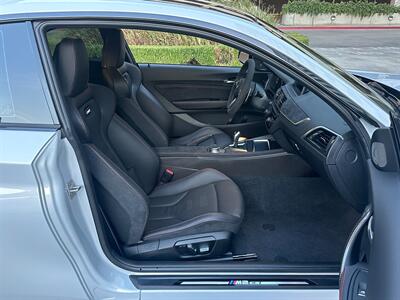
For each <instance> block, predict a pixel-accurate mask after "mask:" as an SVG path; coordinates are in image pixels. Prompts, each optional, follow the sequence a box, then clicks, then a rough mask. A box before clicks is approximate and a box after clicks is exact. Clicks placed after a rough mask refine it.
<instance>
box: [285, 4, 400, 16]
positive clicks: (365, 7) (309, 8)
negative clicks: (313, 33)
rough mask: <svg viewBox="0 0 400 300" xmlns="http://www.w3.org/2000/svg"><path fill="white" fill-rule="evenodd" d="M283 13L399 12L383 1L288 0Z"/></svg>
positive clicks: (396, 8) (385, 13) (399, 8)
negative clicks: (329, 0)
mask: <svg viewBox="0 0 400 300" xmlns="http://www.w3.org/2000/svg"><path fill="white" fill-rule="evenodd" d="M282 12H283V13H294V14H300V15H314V16H315V15H319V14H346V15H352V16H360V17H368V16H371V15H374V14H384V15H390V14H394V13H400V7H399V6H394V5H390V4H385V3H375V2H368V0H358V1H357V0H356V1H349V2H325V1H320V0H289V2H288V3H287V4H285V5H283V7H282Z"/></svg>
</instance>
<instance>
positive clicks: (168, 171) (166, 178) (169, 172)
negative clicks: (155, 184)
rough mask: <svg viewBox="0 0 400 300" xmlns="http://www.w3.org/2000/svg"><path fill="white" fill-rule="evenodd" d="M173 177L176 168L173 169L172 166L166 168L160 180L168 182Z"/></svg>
mask: <svg viewBox="0 0 400 300" xmlns="http://www.w3.org/2000/svg"><path fill="white" fill-rule="evenodd" d="M173 177H174V170H172V169H171V168H166V169H165V170H164V172H163V174H162V175H161V178H160V181H161V183H168V182H170V181H171V180H172V178H173Z"/></svg>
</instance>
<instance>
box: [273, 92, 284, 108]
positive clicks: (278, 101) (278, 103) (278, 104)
mask: <svg viewBox="0 0 400 300" xmlns="http://www.w3.org/2000/svg"><path fill="white" fill-rule="evenodd" d="M285 101H286V96H285V93H284V92H283V90H282V89H279V90H278V91H277V92H276V96H275V104H276V107H277V108H278V109H279V110H280V109H281V107H282V105H283V103H285Z"/></svg>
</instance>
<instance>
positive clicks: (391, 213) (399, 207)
mask: <svg viewBox="0 0 400 300" xmlns="http://www.w3.org/2000/svg"><path fill="white" fill-rule="evenodd" d="M391 117H392V125H391V127H390V128H382V129H378V130H376V131H375V132H374V134H373V136H372V140H371V151H370V153H371V158H370V159H369V160H368V169H369V172H370V175H371V184H370V189H371V190H370V194H371V205H370V206H369V207H368V208H367V209H366V211H365V212H364V214H363V216H362V218H361V219H360V221H359V223H358V225H357V226H356V227H355V229H354V231H353V233H352V235H351V237H350V239H349V241H348V245H347V247H346V250H345V253H344V257H343V262H342V268H341V276H340V300H359V299H368V300H381V299H382V300H392V299H393V300H394V299H400V284H399V278H400V218H399V213H400V168H399V161H400V155H399V154H400V114H399V113H394V114H392V115H391Z"/></svg>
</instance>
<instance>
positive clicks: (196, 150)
mask: <svg viewBox="0 0 400 300" xmlns="http://www.w3.org/2000/svg"><path fill="white" fill-rule="evenodd" d="M156 151H157V152H158V155H159V156H160V159H161V164H162V168H163V169H166V168H171V169H173V171H174V180H176V179H179V178H181V177H184V176H187V175H189V174H190V173H192V172H194V171H196V170H200V169H204V168H213V169H216V170H219V171H220V172H222V173H224V174H226V175H228V176H269V175H271V176H279V175H289V176H304V175H305V173H308V172H311V170H310V169H309V167H308V164H306V163H305V162H304V161H303V160H302V159H301V158H300V157H299V156H297V155H293V154H290V153H287V152H286V151H284V150H283V149H282V148H281V147H280V145H279V144H278V143H277V142H276V141H275V139H274V138H273V137H272V136H270V135H267V136H262V137H257V138H253V139H244V138H240V134H235V136H234V141H233V143H232V144H231V145H228V146H226V147H213V146H176V147H158V148H156ZM293 165H297V166H298V167H296V168H293V167H292V166H293ZM288 172H289V173H290V174H288Z"/></svg>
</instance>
